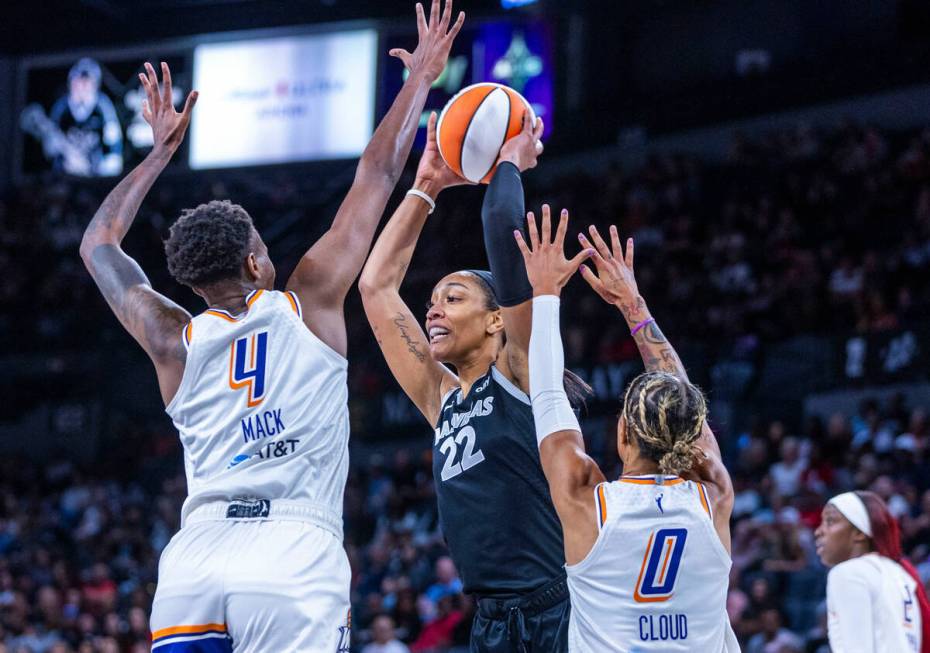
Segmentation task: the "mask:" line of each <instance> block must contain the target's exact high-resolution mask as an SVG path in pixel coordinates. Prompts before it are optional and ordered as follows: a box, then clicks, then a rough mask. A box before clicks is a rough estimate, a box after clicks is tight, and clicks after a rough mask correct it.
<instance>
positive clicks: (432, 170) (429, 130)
mask: <svg viewBox="0 0 930 653" xmlns="http://www.w3.org/2000/svg"><path fill="white" fill-rule="evenodd" d="M462 184H474V182H471V181H469V180H467V179H465V178H464V177H460V176H458V175H457V174H455V172H454V171H453V170H452V168H450V167H449V166H448V165H446V162H445V161H444V160H443V158H442V155H441V154H440V153H439V144H438V143H437V142H436V112H435V111H433V112H432V113H430V116H429V122H428V123H427V124H426V147H425V148H424V149H423V156H421V157H420V164H419V165H418V166H417V176H416V181H415V182H414V188H418V189H420V190H422V191H424V192H426V193H428V194H429V195H430V197H432V198H433V199H436V196H437V195H439V193H440V191H442V190H443V189H446V188H449V187H450V186H459V185H462Z"/></svg>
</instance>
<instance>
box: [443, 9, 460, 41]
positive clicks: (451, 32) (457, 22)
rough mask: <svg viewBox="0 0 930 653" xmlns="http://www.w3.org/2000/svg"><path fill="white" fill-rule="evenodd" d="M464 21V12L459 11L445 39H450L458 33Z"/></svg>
mask: <svg viewBox="0 0 930 653" xmlns="http://www.w3.org/2000/svg"><path fill="white" fill-rule="evenodd" d="M464 23H465V12H464V11H460V12H459V15H458V18H456V19H455V23H453V24H452V29H450V30H449V33H448V34H446V40H449V41H451V40H452V39H454V38H455V37H456V35H457V34H458V33H459V30H460V29H462V25H463V24H464Z"/></svg>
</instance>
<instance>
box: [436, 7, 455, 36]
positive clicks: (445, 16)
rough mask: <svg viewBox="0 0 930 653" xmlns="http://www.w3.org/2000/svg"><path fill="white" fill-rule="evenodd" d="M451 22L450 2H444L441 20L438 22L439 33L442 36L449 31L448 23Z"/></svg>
mask: <svg viewBox="0 0 930 653" xmlns="http://www.w3.org/2000/svg"><path fill="white" fill-rule="evenodd" d="M451 20H452V0H446V6H445V7H443V9H442V19H441V20H440V21H439V33H440V34H441V35H443V36H445V35H446V32H448V31H449V22H450V21H451Z"/></svg>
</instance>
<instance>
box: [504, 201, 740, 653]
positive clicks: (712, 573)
mask: <svg viewBox="0 0 930 653" xmlns="http://www.w3.org/2000/svg"><path fill="white" fill-rule="evenodd" d="M567 221H568V214H567V212H565V211H563V212H562V217H561V220H560V222H559V226H558V229H557V231H556V234H555V238H554V239H553V238H551V232H552V228H551V224H550V220H549V215H548V213H547V212H544V213H543V220H542V227H541V234H540V233H539V232H538V231H537V227H536V223H535V219H533V218H532V217H531V216H530V218H529V219H528V221H527V222H528V225H527V226H528V229H527V232H528V234H529V241H530V243H529V245H527V243H526V242H525V240H524V238H523V236H522V234H521V233H520V232H515V233H514V236H515V238H516V239H517V244H518V245H519V247H520V250H521V252H522V253H523V258H524V262H525V264H526V270H527V276H528V277H529V280H530V283H531V284H532V286H533V320H532V331H531V337H530V346H529V376H530V396H531V398H532V405H533V418H534V422H535V426H536V438H537V441H538V444H539V454H540V460H541V462H542V467H543V472H544V473H545V475H546V480H547V481H548V483H549V489H550V491H551V494H552V500H553V503H554V504H555V509H556V512H557V513H558V516H559V520H560V522H561V524H562V532H563V534H564V541H565V557H566V561H567V564H566V567H565V569H566V572H567V578H568V588H569V595H570V598H571V606H572V611H571V619H570V623H569V629H568V641H569V650H570V651H573V652H578V653H595V652H596V653H604V652H610V651H617V652H620V651H663V652H670V651H701V652H702V653H721V652H726V653H730V652H732V651H739V644H738V642H737V641H736V637H735V635H734V634H733V630H732V629H731V628H730V623H729V620H728V618H727V612H726V595H727V585H728V577H729V572H730V565H731V561H730V553H729V549H730V527H729V519H730V513H731V511H732V507H733V487H732V484H731V482H730V477H729V474H728V473H727V470H726V468H725V467H724V466H723V464H722V462H721V460H720V450H719V447H718V446H717V443H716V440H715V438H714V435H713V433H711V431H710V429H709V428H708V426H707V423H706V418H707V403H706V401H705V399H704V396H703V394H702V393H701V391H700V390H699V389H698V388H697V387H695V386H694V385H692V384H691V383H690V382H689V381H688V377H687V375H686V374H685V371H684V368H683V367H682V364H681V361H680V359H679V358H678V355H677V354H676V353H675V350H674V349H673V348H672V347H671V345H669V343H668V341H667V340H666V339H665V336H663V335H662V332H661V331H660V330H659V328H658V326H657V325H656V322H655V320H654V319H653V318H652V316H651V315H650V314H649V312H648V309H647V308H646V304H645V302H644V301H643V299H642V297H641V296H640V295H639V291H638V290H637V286H636V280H635V278H634V276H633V240H632V239H630V240H628V241H627V247H626V252H625V253H624V252H623V249H622V248H621V245H620V239H619V237H618V235H617V230H616V228H615V227H611V230H610V235H611V241H612V247H608V245H607V244H606V243H605V242H604V240H603V239H602V238H601V236H600V234H599V233H598V232H597V229H595V228H594V227H591V228H590V233H591V240H592V241H593V242H594V246H593V247H592V245H591V243H590V242H589V241H588V239H587V238H586V237H585V236H584V235H581V236H579V239H580V240H581V244H582V246H584V247H585V248H586V249H589V250H593V252H592V256H593V261H594V265H595V266H596V269H597V273H596V274H595V273H594V272H593V271H592V270H591V269H589V268H588V267H587V266H582V267H581V272H582V275H583V276H584V278H585V280H586V281H587V282H588V283H589V284H590V285H591V286H592V287H593V288H594V289H595V290H596V291H597V292H598V294H599V295H600V296H601V297H602V298H603V299H604V300H606V301H607V302H608V303H611V304H613V305H616V306H617V307H618V308H619V309H620V311H621V313H622V314H623V316H624V318H626V321H627V323H628V324H629V325H630V332H631V334H632V335H633V338H634V339H635V341H636V344H637V345H638V347H639V350H640V353H641V354H642V357H643V362H644V363H645V365H646V372H645V373H643V374H641V375H639V376H638V377H636V379H634V380H633V382H632V383H631V384H630V386H629V388H628V389H627V391H626V396H625V397H624V399H623V410H622V412H621V414H620V419H619V422H618V424H617V448H618V450H619V453H620V458H621V460H622V461H623V472H624V474H623V476H621V477H620V478H619V479H618V480H616V481H613V482H607V481H606V479H605V478H604V474H603V473H602V472H601V470H600V469H599V468H598V466H597V464H596V463H595V462H594V461H593V460H592V459H591V458H590V457H589V456H588V455H587V454H586V453H585V447H584V440H583V438H582V435H581V429H580V427H579V425H578V420H577V418H576V417H575V414H574V412H573V411H572V409H571V406H570V405H569V402H568V399H567V397H566V395H565V392H564V390H563V387H562V370H563V368H564V355H563V350H562V340H561V336H560V334H559V293H560V291H561V289H562V287H563V286H564V285H565V283H566V282H567V281H568V279H569V278H570V277H571V276H572V274H573V273H574V272H575V270H576V269H577V265H576V264H574V263H573V262H571V261H568V260H566V258H565V254H564V247H563V244H564V240H565V231H566V228H567Z"/></svg>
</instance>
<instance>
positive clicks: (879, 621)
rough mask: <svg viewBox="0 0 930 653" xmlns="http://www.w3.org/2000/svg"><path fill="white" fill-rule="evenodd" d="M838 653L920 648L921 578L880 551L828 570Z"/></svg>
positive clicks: (912, 652) (911, 652)
mask: <svg viewBox="0 0 930 653" xmlns="http://www.w3.org/2000/svg"><path fill="white" fill-rule="evenodd" d="M827 626H828V629H829V633H830V648H831V649H832V650H833V653H919V652H920V646H921V628H922V627H923V624H922V623H921V617H920V607H919V605H918V603H917V583H916V582H915V581H914V579H913V578H912V577H911V575H910V574H908V573H907V572H906V571H904V568H903V567H901V565H899V564H898V563H897V562H895V561H894V560H890V559H888V558H885V557H884V556H880V555H878V554H877V553H870V554H868V555H864V556H860V557H858V558H852V559H851V560H847V561H846V562H841V563H840V564H838V565H836V566H835V567H834V568H833V569H831V570H830V573H829V575H828V576H827Z"/></svg>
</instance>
